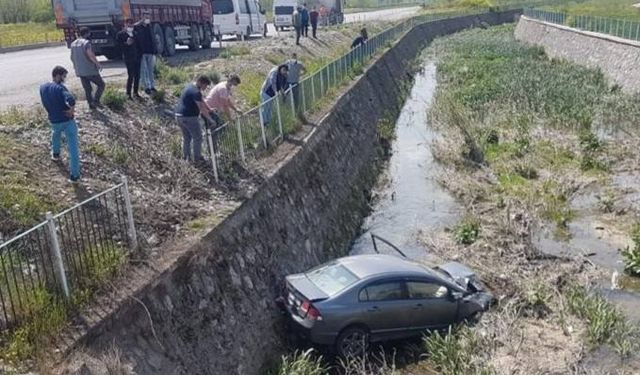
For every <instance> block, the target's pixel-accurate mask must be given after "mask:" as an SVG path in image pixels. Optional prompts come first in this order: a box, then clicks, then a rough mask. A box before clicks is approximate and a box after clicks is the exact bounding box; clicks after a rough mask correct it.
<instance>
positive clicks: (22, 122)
mask: <svg viewBox="0 0 640 375" xmlns="http://www.w3.org/2000/svg"><path fill="white" fill-rule="evenodd" d="M47 124H48V121H47V116H46V114H45V113H44V110H43V109H42V108H41V107H38V108H37V109H36V110H35V111H34V110H31V109H29V110H26V109H24V108H23V107H21V106H15V105H12V106H10V107H9V108H8V109H7V110H5V111H2V112H0V125H2V126H26V127H40V126H44V125H47Z"/></svg>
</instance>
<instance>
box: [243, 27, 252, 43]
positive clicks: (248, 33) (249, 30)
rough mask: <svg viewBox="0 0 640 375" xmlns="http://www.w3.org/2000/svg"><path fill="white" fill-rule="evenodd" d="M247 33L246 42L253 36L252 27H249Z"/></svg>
mask: <svg viewBox="0 0 640 375" xmlns="http://www.w3.org/2000/svg"><path fill="white" fill-rule="evenodd" d="M246 32H247V33H246V34H245V35H244V40H245V41H248V40H249V37H250V36H251V27H249V26H247V31H246Z"/></svg>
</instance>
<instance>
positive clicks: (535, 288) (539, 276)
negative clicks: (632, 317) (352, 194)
mask: <svg viewBox="0 0 640 375" xmlns="http://www.w3.org/2000/svg"><path fill="white" fill-rule="evenodd" d="M428 51H429V52H428V55H429V56H430V57H432V58H434V59H436V60H437V68H438V70H437V78H438V83H439V86H438V88H437V92H436V96H435V98H434V103H433V105H432V107H431V109H430V113H429V117H430V119H431V123H432V124H433V126H434V127H436V128H437V130H439V131H440V132H441V133H442V138H441V139H440V141H438V143H437V144H436V145H435V147H434V150H433V151H434V155H435V156H436V158H437V159H438V160H439V161H441V162H442V164H443V165H444V166H445V168H446V170H447V172H446V173H443V175H442V178H441V182H442V183H443V185H444V186H446V187H447V188H448V189H449V190H450V191H452V192H453V193H454V194H455V195H456V196H457V197H458V198H459V199H460V200H461V201H462V203H463V204H464V205H465V206H466V207H467V210H468V216H467V217H466V218H465V219H463V220H462V221H461V222H460V223H459V224H458V225H457V226H456V227H454V228H453V229H452V230H451V231H450V232H443V233H433V234H428V235H425V236H424V241H425V244H426V245H428V246H429V248H430V253H431V252H433V253H434V254H435V255H437V256H439V257H441V258H442V259H443V260H448V259H464V262H465V264H468V265H469V266H471V267H472V268H474V269H476V270H478V271H479V273H480V276H481V279H483V280H486V281H487V283H488V285H489V287H490V289H491V290H492V291H493V292H494V293H495V295H496V297H497V298H498V303H497V305H496V306H495V307H494V308H493V309H492V310H491V311H490V312H488V313H486V314H485V315H484V316H483V317H482V319H481V320H480V322H479V323H478V325H477V326H475V327H472V328H470V329H469V331H470V332H471V333H468V332H467V331H466V329H467V328H465V329H464V330H462V331H454V332H450V333H449V336H451V335H454V336H453V337H449V336H443V335H432V336H430V337H429V338H428V339H427V341H426V342H427V343H428V345H427V346H428V350H427V354H426V355H427V356H428V357H427V362H428V363H431V365H432V366H435V368H437V369H438V370H439V371H440V373H443V374H449V373H451V374H453V373H456V374H494V373H495V374H506V373H510V371H516V372H517V371H521V372H522V373H544V372H556V373H569V372H572V371H578V373H583V372H584V373H591V372H593V373H607V371H609V370H606V369H611V368H616V366H618V367H617V368H618V369H619V370H620V371H622V373H624V372H625V371H627V372H628V373H634V371H638V363H639V360H638V356H637V353H638V350H640V340H639V339H638V336H637V334H636V332H637V329H638V327H637V326H636V325H635V324H633V323H630V321H628V320H627V316H626V315H625V313H623V312H622V311H621V310H619V309H618V308H617V307H615V306H614V305H612V304H611V303H610V302H609V301H608V300H606V299H604V298H603V297H601V296H600V295H599V294H598V290H599V287H598V285H602V284H603V283H605V281H606V280H608V279H609V278H610V277H609V276H608V275H610V274H611V272H612V271H613V270H611V269H609V268H607V266H606V265H602V264H599V263H596V262H593V261H591V260H589V256H590V255H589V254H590V253H591V252H592V250H591V249H589V248H575V250H573V251H574V252H573V253H571V252H570V253H568V254H567V255H564V254H563V255H562V256H559V254H556V253H554V252H553V251H552V250H551V248H547V247H546V246H544V245H543V242H540V241H539V240H538V238H539V237H540V236H542V237H544V238H548V239H547V240H546V241H547V242H544V243H548V242H551V243H554V244H558V246H569V247H570V248H571V249H574V247H572V246H574V245H573V242H572V239H573V237H574V236H576V235H579V234H576V232H575V229H573V228H574V222H576V221H577V219H584V218H592V217H593V218H594V219H593V220H596V222H595V223H594V224H591V225H595V226H598V227H600V226H606V230H607V231H608V232H607V233H609V232H611V233H622V234H623V235H622V237H624V234H629V233H636V232H635V229H633V228H632V227H631V224H630V223H634V222H635V219H634V217H635V214H636V208H634V207H633V205H631V204H629V199H630V198H629V197H628V194H630V193H631V192H632V191H636V190H635V189H637V187H636V188H631V187H630V186H629V185H625V186H624V187H623V186H620V184H619V183H618V182H616V181H618V179H617V177H616V176H619V174H620V173H637V172H631V171H637V165H635V164H637V160H639V157H640V155H639V154H638V152H637V151H636V150H635V149H636V148H637V147H638V146H640V145H638V139H639V138H638V137H637V134H636V130H635V129H633V128H632V127H631V124H633V123H635V122H637V121H638V120H640V117H639V116H638V114H639V113H640V112H639V111H638V110H639V109H640V103H638V102H637V101H636V100H635V98H633V97H631V96H628V95H626V94H624V93H622V92H621V90H620V88H619V87H618V86H615V85H611V84H610V83H609V82H607V80H606V79H605V78H604V76H603V75H602V73H601V72H599V71H595V70H590V69H586V68H583V67H580V66H577V65H574V64H570V63H568V62H565V61H559V60H551V59H549V58H548V57H547V56H546V54H545V53H544V51H543V50H542V49H540V48H537V47H531V46H526V45H524V44H520V43H518V42H517V41H515V39H514V37H513V26H511V25H509V26H499V27H492V28H489V29H486V30H482V31H478V30H472V31H466V32H462V33H459V34H456V35H452V36H448V37H444V38H441V39H438V40H436V41H435V42H434V43H433V45H432V46H431V47H430V48H429V50H428ZM620 108H625V109H624V110H622V111H621V110H620ZM586 196H596V197H597V199H596V198H591V199H586V198H585V197H586ZM602 223H606V224H602ZM601 238H602V237H601ZM616 238H617V237H616ZM616 238H614V236H611V235H610V236H609V237H607V236H604V239H603V241H614V240H616V241H618V242H614V243H615V244H617V243H625V242H626V243H629V245H628V247H626V250H624V251H621V252H620V253H619V254H618V258H619V261H620V262H626V266H627V273H628V274H629V275H633V274H635V273H634V270H635V269H636V268H635V267H636V265H637V263H638V262H639V261H638V258H639V257H638V251H637V246H636V241H635V240H636V239H637V236H636V235H633V236H631V235H628V236H627V237H626V239H625V240H624V241H620V240H617V239H616ZM563 244H565V245H563ZM620 248H625V247H624V246H620ZM593 251H596V250H593ZM461 333H462V334H461ZM455 335H458V336H457V337H458V338H457V339H455ZM468 335H471V336H468ZM461 339H463V341H462V342H461V341H459V340H461ZM469 340H471V341H469ZM474 340H481V341H480V342H481V344H480V345H479V346H478V347H477V348H478V350H476V351H475V355H476V357H475V358H474V359H470V360H465V361H462V362H459V361H457V360H456V358H459V356H460V355H461V354H459V353H460V351H461V348H462V347H463V346H462V345H463V343H465V345H467V344H468V343H469V342H471V343H473V342H474ZM482 340H486V341H482ZM541 341H542V342H545V343H546V348H542V347H540V346H539V345H538V343H539V342H541ZM549 348H554V349H552V350H550V349H549ZM603 348H606V349H603ZM601 350H608V351H610V352H611V353H612V354H611V355H607V358H606V359H603V360H601V361H600V362H599V363H594V361H591V360H590V357H591V356H592V355H593V354H592V353H595V352H599V351H601ZM454 352H456V353H458V354H453V353H454ZM429 353H431V355H429ZM443 353H449V354H443ZM440 358H443V359H440ZM539 358H546V360H545V361H544V362H545V363H542V362H541V361H540V360H539ZM470 363H471V364H473V363H476V364H477V365H476V367H475V368H474V367H464V366H467V364H470ZM416 366H417V367H419V366H420V364H417V365H416ZM611 366H613V367H611ZM581 371H582V372H581ZM590 371H591V372H590ZM407 373H415V372H410V371H408V372H407Z"/></svg>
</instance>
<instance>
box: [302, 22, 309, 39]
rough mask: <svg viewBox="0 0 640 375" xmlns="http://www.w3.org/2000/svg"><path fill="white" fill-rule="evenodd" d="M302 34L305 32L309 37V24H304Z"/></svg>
mask: <svg viewBox="0 0 640 375" xmlns="http://www.w3.org/2000/svg"><path fill="white" fill-rule="evenodd" d="M302 34H304V36H305V37H306V38H308V37H309V24H308V23H305V24H304V26H302Z"/></svg>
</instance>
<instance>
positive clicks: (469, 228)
mask: <svg viewBox="0 0 640 375" xmlns="http://www.w3.org/2000/svg"><path fill="white" fill-rule="evenodd" d="M479 236H480V220H478V219H477V218H474V217H471V216H469V217H465V218H464V219H462V221H461V222H460V223H458V225H456V226H455V228H454V229H453V237H454V239H455V240H456V242H457V243H459V244H462V245H471V244H473V243H474V242H476V241H477V240H478V237H479Z"/></svg>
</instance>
